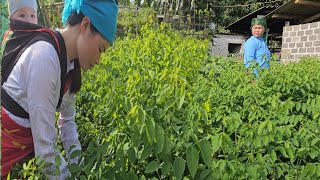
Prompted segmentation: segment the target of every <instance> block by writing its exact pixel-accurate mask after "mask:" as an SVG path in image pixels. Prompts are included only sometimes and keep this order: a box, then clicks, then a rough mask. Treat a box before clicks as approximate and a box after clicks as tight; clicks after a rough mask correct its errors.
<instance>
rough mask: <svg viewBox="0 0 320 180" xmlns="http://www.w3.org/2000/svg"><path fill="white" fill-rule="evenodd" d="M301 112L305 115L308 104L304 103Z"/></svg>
mask: <svg viewBox="0 0 320 180" xmlns="http://www.w3.org/2000/svg"><path fill="white" fill-rule="evenodd" d="M301 110H302V112H303V113H305V112H306V110H307V105H306V103H302V107H301Z"/></svg>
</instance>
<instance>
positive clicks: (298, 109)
mask: <svg viewBox="0 0 320 180" xmlns="http://www.w3.org/2000/svg"><path fill="white" fill-rule="evenodd" d="M300 109H301V103H299V102H297V103H296V110H297V111H300Z"/></svg>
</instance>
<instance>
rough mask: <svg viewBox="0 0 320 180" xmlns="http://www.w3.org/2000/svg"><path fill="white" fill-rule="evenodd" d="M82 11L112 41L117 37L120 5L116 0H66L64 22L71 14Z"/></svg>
mask: <svg viewBox="0 0 320 180" xmlns="http://www.w3.org/2000/svg"><path fill="white" fill-rule="evenodd" d="M80 11H81V12H82V13H83V14H84V15H85V16H88V17H89V18H90V21H91V23H92V24H93V26H94V27H95V28H96V29H97V30H98V31H99V33H100V34H101V35H102V36H103V37H104V38H105V39H106V40H107V41H108V42H109V43H110V44H113V41H114V39H115V37H116V31H117V17H118V6H117V4H116V3H115V1H114V0H65V4H64V9H63V12H62V22H63V24H64V25H66V22H67V20H68V18H69V16H70V15H71V14H72V13H74V12H77V13H80Z"/></svg>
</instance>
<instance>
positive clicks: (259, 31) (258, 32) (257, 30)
mask: <svg viewBox="0 0 320 180" xmlns="http://www.w3.org/2000/svg"><path fill="white" fill-rule="evenodd" d="M264 31H265V29H264V27H263V26H261V25H254V26H252V28H251V32H252V35H253V36H254V37H261V36H262V35H263V33H264Z"/></svg>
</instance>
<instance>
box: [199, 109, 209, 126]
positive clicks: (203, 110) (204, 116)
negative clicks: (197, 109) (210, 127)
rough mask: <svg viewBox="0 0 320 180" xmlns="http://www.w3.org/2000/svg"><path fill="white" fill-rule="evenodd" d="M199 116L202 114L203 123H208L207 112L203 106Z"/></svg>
mask: <svg viewBox="0 0 320 180" xmlns="http://www.w3.org/2000/svg"><path fill="white" fill-rule="evenodd" d="M201 116H202V119H203V121H204V123H205V124H208V113H207V111H206V110H205V109H204V108H202V109H201Z"/></svg>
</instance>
